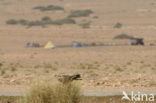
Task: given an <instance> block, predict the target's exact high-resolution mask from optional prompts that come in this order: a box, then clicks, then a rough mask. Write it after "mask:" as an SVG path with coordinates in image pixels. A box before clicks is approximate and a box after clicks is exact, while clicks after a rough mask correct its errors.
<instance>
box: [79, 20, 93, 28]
mask: <svg viewBox="0 0 156 103" xmlns="http://www.w3.org/2000/svg"><path fill="white" fill-rule="evenodd" d="M79 25H80V26H81V27H82V28H83V29H87V28H90V25H91V21H84V22H83V23H81V24H79Z"/></svg>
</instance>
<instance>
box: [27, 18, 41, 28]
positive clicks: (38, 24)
mask: <svg viewBox="0 0 156 103" xmlns="http://www.w3.org/2000/svg"><path fill="white" fill-rule="evenodd" d="M28 26H29V27H31V26H44V23H43V22H42V21H39V20H36V21H30V22H29V23H28Z"/></svg>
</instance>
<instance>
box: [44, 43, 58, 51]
mask: <svg viewBox="0 0 156 103" xmlns="http://www.w3.org/2000/svg"><path fill="white" fill-rule="evenodd" d="M44 48H45V49H53V48H56V46H55V45H54V44H53V43H52V42H51V41H49V42H48V43H47V44H46V45H45V46H44Z"/></svg>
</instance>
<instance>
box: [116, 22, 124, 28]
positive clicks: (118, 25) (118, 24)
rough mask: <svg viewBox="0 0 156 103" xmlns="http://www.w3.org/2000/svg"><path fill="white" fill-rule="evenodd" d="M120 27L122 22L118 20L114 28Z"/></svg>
mask: <svg viewBox="0 0 156 103" xmlns="http://www.w3.org/2000/svg"><path fill="white" fill-rule="evenodd" d="M121 27H122V24H121V23H119V22H117V23H116V24H115V25H114V28H118V29H119V28H121Z"/></svg>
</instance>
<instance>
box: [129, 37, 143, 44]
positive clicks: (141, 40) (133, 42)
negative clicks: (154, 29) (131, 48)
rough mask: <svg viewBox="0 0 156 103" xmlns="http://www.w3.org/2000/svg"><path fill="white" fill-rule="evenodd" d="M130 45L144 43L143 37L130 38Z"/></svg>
mask: <svg viewBox="0 0 156 103" xmlns="http://www.w3.org/2000/svg"><path fill="white" fill-rule="evenodd" d="M131 45H144V39H143V38H131Z"/></svg>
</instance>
